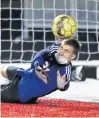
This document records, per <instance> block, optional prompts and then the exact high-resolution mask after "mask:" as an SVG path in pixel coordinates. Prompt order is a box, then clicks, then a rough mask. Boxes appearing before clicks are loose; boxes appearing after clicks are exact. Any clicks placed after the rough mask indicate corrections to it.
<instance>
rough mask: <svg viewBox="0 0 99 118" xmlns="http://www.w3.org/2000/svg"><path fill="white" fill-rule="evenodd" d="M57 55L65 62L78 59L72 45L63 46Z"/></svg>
mask: <svg viewBox="0 0 99 118" xmlns="http://www.w3.org/2000/svg"><path fill="white" fill-rule="evenodd" d="M57 54H58V58H59V59H60V60H61V61H64V62H65V60H66V61H71V60H73V59H75V57H76V55H75V54H74V48H73V47H72V46H70V45H65V44H61V46H60V47H59V49H58V52H57Z"/></svg>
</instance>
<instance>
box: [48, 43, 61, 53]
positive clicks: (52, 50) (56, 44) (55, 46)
mask: <svg viewBox="0 0 99 118" xmlns="http://www.w3.org/2000/svg"><path fill="white" fill-rule="evenodd" d="M59 47H60V44H59V43H54V44H53V45H51V46H49V51H50V53H54V52H56V51H57V50H58V48H59Z"/></svg>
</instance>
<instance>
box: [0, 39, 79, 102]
mask: <svg viewBox="0 0 99 118" xmlns="http://www.w3.org/2000/svg"><path fill="white" fill-rule="evenodd" d="M79 49H80V45H79V42H78V41H77V40H74V39H68V40H67V39H66V40H63V41H62V42H61V44H53V45H51V46H49V47H48V48H46V49H43V50H41V51H40V52H38V53H37V54H36V55H35V56H34V59H33V60H32V63H31V67H30V68H28V69H26V70H24V69H22V68H17V67H13V66H9V67H8V68H2V69H1V74H2V76H4V77H6V78H8V79H9V81H10V82H9V84H6V85H1V102H18V103H29V102H35V101H36V99H37V98H38V97H42V96H44V95H48V94H49V93H51V92H54V91H55V90H58V89H59V90H61V91H65V90H67V89H68V88H69V85H70V80H71V66H72V65H71V60H73V59H75V58H76V56H77V54H78V51H79Z"/></svg>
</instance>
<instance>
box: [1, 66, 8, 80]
mask: <svg viewBox="0 0 99 118" xmlns="http://www.w3.org/2000/svg"><path fill="white" fill-rule="evenodd" d="M1 75H2V76H3V77H5V78H7V67H2V68H1Z"/></svg>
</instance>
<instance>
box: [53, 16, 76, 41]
mask: <svg viewBox="0 0 99 118" xmlns="http://www.w3.org/2000/svg"><path fill="white" fill-rule="evenodd" d="M76 28H77V25H76V22H75V20H74V18H73V17H71V16H69V15H66V14H62V15H59V16H57V17H55V18H54V20H53V22H52V32H53V34H54V35H55V36H56V37H60V38H61V39H66V38H70V37H72V36H73V34H74V33H75V32H76Z"/></svg>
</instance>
